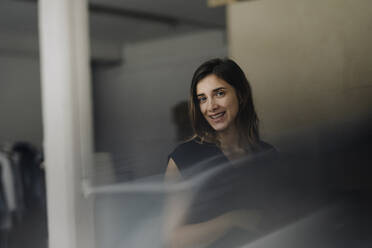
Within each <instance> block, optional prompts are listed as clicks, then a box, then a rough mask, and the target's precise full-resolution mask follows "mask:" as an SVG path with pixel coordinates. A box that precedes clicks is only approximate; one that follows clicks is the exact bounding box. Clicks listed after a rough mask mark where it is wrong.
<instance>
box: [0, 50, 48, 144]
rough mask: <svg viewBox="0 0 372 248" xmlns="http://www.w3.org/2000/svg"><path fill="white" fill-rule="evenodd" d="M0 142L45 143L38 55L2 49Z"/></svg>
mask: <svg viewBox="0 0 372 248" xmlns="http://www.w3.org/2000/svg"><path fill="white" fill-rule="evenodd" d="M0 75H1V80H0V116H1V121H0V143H3V142H16V141H27V142H31V143H33V144H35V145H36V146H38V147H40V146H41V143H42V124H41V97H40V75H39V62H38V59H37V57H34V56H31V55H29V54H24V53H21V52H15V51H12V50H7V51H2V50H0Z"/></svg>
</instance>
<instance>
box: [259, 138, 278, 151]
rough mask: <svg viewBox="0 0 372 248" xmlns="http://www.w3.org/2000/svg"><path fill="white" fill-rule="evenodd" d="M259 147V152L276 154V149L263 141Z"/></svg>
mask: <svg viewBox="0 0 372 248" xmlns="http://www.w3.org/2000/svg"><path fill="white" fill-rule="evenodd" d="M259 146H260V150H261V151H263V152H267V151H273V152H276V151H277V150H276V148H275V147H274V146H273V145H271V144H269V143H267V142H265V141H263V140H260V142H259Z"/></svg>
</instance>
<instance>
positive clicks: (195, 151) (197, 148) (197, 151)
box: [168, 138, 219, 169]
mask: <svg viewBox="0 0 372 248" xmlns="http://www.w3.org/2000/svg"><path fill="white" fill-rule="evenodd" d="M218 153H219V150H218V148H217V147H216V145H214V144H211V143H206V142H202V141H201V140H200V139H199V138H191V139H189V140H186V141H184V142H182V143H180V144H178V145H177V146H176V148H175V149H174V150H173V151H172V152H171V153H170V154H169V156H168V159H170V158H172V159H173V161H174V162H175V163H176V165H177V166H178V167H179V169H185V168H187V167H189V166H191V165H193V164H196V163H198V162H200V161H203V160H204V159H206V158H208V157H211V156H215V155H216V154H218Z"/></svg>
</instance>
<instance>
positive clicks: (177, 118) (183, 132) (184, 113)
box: [172, 101, 193, 141]
mask: <svg viewBox="0 0 372 248" xmlns="http://www.w3.org/2000/svg"><path fill="white" fill-rule="evenodd" d="M172 117H173V122H174V124H176V128H177V141H184V140H186V139H188V138H190V137H191V136H192V135H193V130H192V127H191V122H190V118H189V106H188V102H187V101H182V102H179V103H178V104H177V105H175V106H174V107H173V108H172Z"/></svg>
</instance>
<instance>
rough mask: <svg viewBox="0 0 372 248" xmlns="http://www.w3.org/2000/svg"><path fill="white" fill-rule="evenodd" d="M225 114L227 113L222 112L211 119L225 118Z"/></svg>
mask: <svg viewBox="0 0 372 248" xmlns="http://www.w3.org/2000/svg"><path fill="white" fill-rule="evenodd" d="M224 114H225V112H221V113H218V114H216V115H211V116H210V117H211V119H216V118H219V117H221V116H223V115H224Z"/></svg>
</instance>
